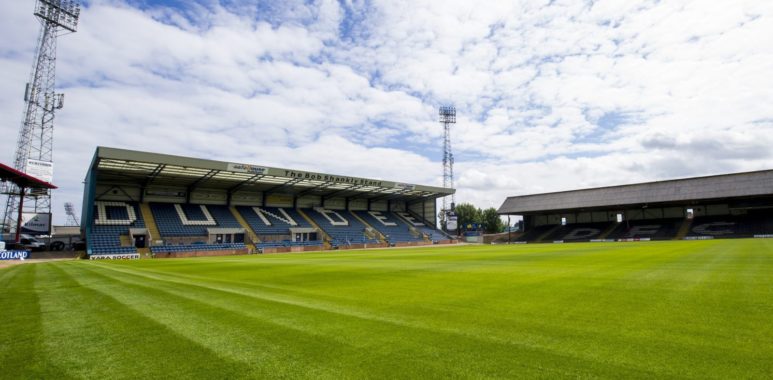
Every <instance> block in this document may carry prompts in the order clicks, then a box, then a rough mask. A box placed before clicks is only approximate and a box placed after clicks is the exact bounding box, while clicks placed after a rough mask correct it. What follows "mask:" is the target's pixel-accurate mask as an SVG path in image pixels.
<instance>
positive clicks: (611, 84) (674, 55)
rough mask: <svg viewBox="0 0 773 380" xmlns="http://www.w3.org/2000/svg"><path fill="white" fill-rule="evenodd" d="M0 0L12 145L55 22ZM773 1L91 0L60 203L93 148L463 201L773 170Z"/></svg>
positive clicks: (61, 157) (0, 123) (70, 97)
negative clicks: (46, 24) (406, 185)
mask: <svg viewBox="0 0 773 380" xmlns="http://www.w3.org/2000/svg"><path fill="white" fill-rule="evenodd" d="M33 8H34V1H33V0H18V1H3V2H0V36H2V37H1V38H0V130H2V134H1V135H0V136H2V138H0V162H3V163H7V164H9V163H12V162H13V157H14V152H15V146H16V138H17V134H18V130H19V126H20V124H21V117H22V112H23V107H24V104H23V94H24V87H25V83H26V82H27V80H28V77H29V73H30V70H31V66H32V60H33V55H34V51H35V45H36V40H37V36H38V33H39V24H38V22H37V21H36V20H35V17H34V16H33V15H32V12H33ZM771 35H773V1H760V0H734V1H719V0H700V1H659V0H656V1H618V0H610V1H605V0H600V1H579V0H574V1H561V0H551V1H539V0H529V1H487V2H470V1H443V2H439V1H421V0H411V1H399V0H391V1H379V0H374V1H340V2H335V1H293V0H284V1H240V0H223V1H216V0H198V1H193V0H188V1H181V0H166V1H151V0H93V1H88V2H86V3H85V4H84V8H83V10H82V12H81V17H80V24H79V27H78V32H77V33H75V34H71V35H66V36H62V37H60V39H59V46H58V58H57V86H58V88H59V90H58V91H60V92H63V93H65V106H64V108H63V109H62V110H60V111H58V113H57V115H56V123H55V125H56V126H55V132H54V134H55V138H54V165H55V173H54V183H55V184H57V185H58V186H59V187H60V189H59V190H57V191H56V192H55V193H54V196H53V200H54V207H53V211H54V222H55V224H61V223H63V222H64V220H65V215H64V212H63V204H64V203H65V202H73V203H74V204H75V205H76V209H78V210H80V207H81V205H80V202H81V197H82V192H83V183H82V182H83V179H84V177H85V174H86V170H87V168H88V166H89V164H90V161H91V158H92V156H93V154H94V150H95V148H96V147H97V146H111V147H117V148H125V149H136V150H143V151H151V152H159V153H167V154H177V155H184V156H192V157H199V158H209V159H215V160H224V161H234V162H242V163H249V164H258V165H266V166H276V167H283V168H292V169H300V170H310V171H316V172H326V173H333V174H342V175H350V176H360V177H368V178H380V179H386V180H394V181H398V182H410V183H417V184H426V185H442V173H443V172H442V134H443V128H442V125H441V124H440V123H439V122H438V117H437V113H438V107H439V106H441V105H454V106H455V107H456V109H457V123H456V124H455V125H453V128H452V133H451V135H452V137H451V139H452V145H453V153H454V156H455V167H454V171H455V184H454V185H455V188H456V189H457V195H456V201H457V203H461V202H469V203H472V204H474V205H476V206H478V207H481V208H487V207H499V205H500V204H501V203H502V202H503V201H504V199H505V197H507V196H512V195H523V194H531V193H539V192H548V191H560V190H571V189H577V188H587V187H596V186H604V185H618V184H627V183H636V182H644V181H654V180H661V179H673V178H684V177H691V176H701V175H711V174H721V173H731V172H738V171H751V170H761V169H772V168H773V149H771V147H772V146H773V106H771V105H772V104H773V43H771V42H770V36H771Z"/></svg>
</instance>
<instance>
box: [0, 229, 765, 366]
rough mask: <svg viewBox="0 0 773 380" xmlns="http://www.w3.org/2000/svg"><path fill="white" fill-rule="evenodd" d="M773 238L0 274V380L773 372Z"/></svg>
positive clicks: (86, 264)
mask: <svg viewBox="0 0 773 380" xmlns="http://www.w3.org/2000/svg"><path fill="white" fill-rule="evenodd" d="M771 273H773V239H737V240H713V241H693V242H684V241H679V242H649V243H598V244H592V243H582V244H529V245H519V246H514V245H499V246H490V245H472V246H458V247H448V248H441V247H434V248H417V249H398V250H395V249H392V250H377V251H374V250H371V251H348V252H325V253H314V254H311V253H304V254H287V255H260V256H258V255H256V256H232V257H208V258H191V259H169V260H139V261H131V262H94V261H61V262H51V263H38V264H22V265H15V266H11V267H9V268H4V269H0V289H3V291H2V292H0V308H1V310H2V321H3V323H4V326H3V327H2V328H0V378H9V379H17V378H20V379H29V378H51V379H71V378H91V379H112V378H132V379H145V378H201V379H203V378H206V379H210V378H217V379H225V378H229V379H236V378H309V379H333V378H335V379H339V378H410V379H416V378H695V379H704V378H716V379H738V378H744V379H753V378H758V379H769V378H770V375H771V373H773V361H771V360H770V358H771V357H773V343H772V342H773V324H772V323H770V321H771V312H773V276H771V275H770V274H771Z"/></svg>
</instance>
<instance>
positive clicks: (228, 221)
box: [150, 203, 242, 237]
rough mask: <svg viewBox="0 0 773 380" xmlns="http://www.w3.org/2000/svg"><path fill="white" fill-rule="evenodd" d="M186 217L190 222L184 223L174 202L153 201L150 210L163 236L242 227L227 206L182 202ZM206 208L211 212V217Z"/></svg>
mask: <svg viewBox="0 0 773 380" xmlns="http://www.w3.org/2000/svg"><path fill="white" fill-rule="evenodd" d="M179 206H180V208H181V209H182V211H183V213H184V215H185V218H187V219H188V221H189V224H187V225H186V224H184V223H183V220H182V219H181V217H180V215H179V214H178V212H177V209H176V207H175V205H174V204H171V203H151V204H150V210H151V212H152V213H153V217H154V218H155V220H156V225H157V226H158V231H159V233H160V234H161V237H172V236H174V237H181V236H206V235H207V228H242V226H241V225H240V224H239V221H237V220H236V218H235V217H234V216H233V214H231V210H229V209H228V207H227V206H219V205H207V206H205V208H204V209H202V208H201V206H200V205H192V204H181V205H179ZM204 210H207V212H209V214H210V216H211V219H209V218H208V217H207V216H206V215H205V213H204Z"/></svg>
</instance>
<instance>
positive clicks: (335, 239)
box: [304, 209, 378, 247]
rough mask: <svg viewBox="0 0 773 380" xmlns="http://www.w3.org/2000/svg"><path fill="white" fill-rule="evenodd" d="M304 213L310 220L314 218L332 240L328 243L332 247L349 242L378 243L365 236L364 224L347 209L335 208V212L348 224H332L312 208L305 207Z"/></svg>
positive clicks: (345, 244)
mask: <svg viewBox="0 0 773 380" xmlns="http://www.w3.org/2000/svg"><path fill="white" fill-rule="evenodd" d="M304 212H305V213H306V215H308V216H309V217H310V218H311V219H312V220H314V223H316V224H317V225H318V226H319V228H321V229H322V230H324V231H325V233H327V234H328V236H330V238H331V239H332V241H331V242H330V244H331V245H332V246H333V247H339V246H347V245H351V244H376V243H378V240H376V239H369V238H368V237H366V236H365V225H364V224H362V222H360V221H359V220H357V218H356V217H354V215H352V214H351V213H350V212H349V211H343V210H336V211H335V213H336V214H338V215H339V216H340V217H341V218H343V220H345V221H346V222H347V223H348V225H333V224H332V223H330V221H329V220H328V219H327V218H326V217H325V216H323V215H322V214H320V213H319V212H318V211H317V210H314V209H306V210H304Z"/></svg>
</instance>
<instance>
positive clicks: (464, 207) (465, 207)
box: [454, 203, 481, 230]
mask: <svg viewBox="0 0 773 380" xmlns="http://www.w3.org/2000/svg"><path fill="white" fill-rule="evenodd" d="M454 212H455V213H456V218H457V223H458V224H459V229H460V230H464V229H465V226H467V225H468V224H472V223H480V220H481V219H480V209H479V208H477V207H475V206H473V205H472V204H470V203H460V204H458V205H456V207H454Z"/></svg>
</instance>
